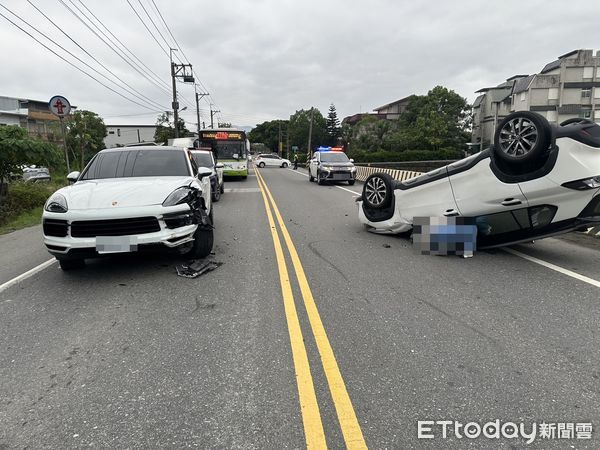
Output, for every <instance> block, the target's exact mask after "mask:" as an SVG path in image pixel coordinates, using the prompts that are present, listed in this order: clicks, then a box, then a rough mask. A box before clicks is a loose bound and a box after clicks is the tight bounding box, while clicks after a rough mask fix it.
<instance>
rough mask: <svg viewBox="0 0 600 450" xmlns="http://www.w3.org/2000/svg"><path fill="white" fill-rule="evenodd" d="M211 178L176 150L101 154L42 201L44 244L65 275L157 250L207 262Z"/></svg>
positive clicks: (210, 236) (208, 171)
mask: <svg viewBox="0 0 600 450" xmlns="http://www.w3.org/2000/svg"><path fill="white" fill-rule="evenodd" d="M211 173H212V170H211V169H210V168H206V167H200V168H198V167H197V166H196V163H195V162H194V159H193V157H192V155H191V154H190V152H189V151H188V150H185V149H181V148H175V147H157V146H155V147H134V148H127V147H126V148H116V149H107V150H102V151H101V152H99V153H98V154H97V155H96V156H94V158H93V159H92V160H91V161H90V162H89V164H88V165H87V166H86V168H85V169H84V171H83V172H82V173H81V174H80V173H79V172H72V173H70V174H69V175H68V177H67V178H68V179H69V181H75V183H74V184H73V185H71V186H67V187H64V188H62V189H59V190H58V191H56V192H55V193H54V194H53V195H52V196H50V198H49V199H48V201H47V202H46V205H45V206H44V213H43V216H42V218H43V233H44V243H45V244H46V247H47V249H48V251H49V252H50V253H51V254H53V255H54V256H56V258H57V259H58V261H59V263H60V266H61V268H62V269H64V270H69V269H73V268H78V267H82V266H83V265H84V264H85V258H93V257H97V256H100V255H104V254H111V253H123V252H132V251H137V250H138V246H147V245H157V244H158V245H162V246H165V247H171V248H173V247H178V248H179V249H180V251H181V252H182V253H183V254H184V255H186V256H188V257H191V258H203V257H206V256H208V255H209V254H210V252H211V251H212V246H213V223H212V217H213V214H212V203H211V188H210V175H211Z"/></svg>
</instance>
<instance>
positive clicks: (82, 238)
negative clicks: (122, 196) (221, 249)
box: [42, 204, 212, 257]
mask: <svg viewBox="0 0 600 450" xmlns="http://www.w3.org/2000/svg"><path fill="white" fill-rule="evenodd" d="M42 226H43V233H44V244H45V245H46V248H47V249H48V251H49V252H50V253H51V254H53V255H55V256H57V257H71V256H73V257H75V256H77V257H82V255H84V256H85V257H93V256H98V255H99V253H98V251H97V248H98V243H97V238H98V237H101V236H102V237H106V236H112V237H115V238H124V237H129V238H131V240H132V242H133V241H135V244H136V248H137V247H138V246H149V245H162V246H164V247H168V248H173V247H178V246H180V245H183V244H186V243H188V242H192V241H193V240H194V233H195V231H196V229H197V228H198V226H203V227H212V223H211V221H210V217H209V216H208V215H207V214H206V213H205V212H204V210H201V211H200V212H197V211H192V210H191V208H190V207H189V205H187V204H181V205H175V206H170V207H163V206H161V205H151V206H143V207H135V208H114V209H89V210H71V211H68V212H67V213H50V212H45V213H44V215H43V222H42ZM132 251H133V250H132ZM121 253H122V252H121Z"/></svg>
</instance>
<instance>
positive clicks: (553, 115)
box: [546, 111, 558, 122]
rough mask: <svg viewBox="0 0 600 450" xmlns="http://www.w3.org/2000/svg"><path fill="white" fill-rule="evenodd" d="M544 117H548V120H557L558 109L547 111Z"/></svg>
mask: <svg viewBox="0 0 600 450" xmlns="http://www.w3.org/2000/svg"><path fill="white" fill-rule="evenodd" d="M546 119H548V122H558V111H548V112H547V113H546Z"/></svg>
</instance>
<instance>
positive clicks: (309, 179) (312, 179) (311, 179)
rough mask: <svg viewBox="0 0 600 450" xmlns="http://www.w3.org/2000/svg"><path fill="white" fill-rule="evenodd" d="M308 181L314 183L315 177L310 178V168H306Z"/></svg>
mask: <svg viewBox="0 0 600 450" xmlns="http://www.w3.org/2000/svg"><path fill="white" fill-rule="evenodd" d="M308 181H310V182H311V183H312V182H313V181H315V177H313V176H312V172H311V171H310V167H309V168H308Z"/></svg>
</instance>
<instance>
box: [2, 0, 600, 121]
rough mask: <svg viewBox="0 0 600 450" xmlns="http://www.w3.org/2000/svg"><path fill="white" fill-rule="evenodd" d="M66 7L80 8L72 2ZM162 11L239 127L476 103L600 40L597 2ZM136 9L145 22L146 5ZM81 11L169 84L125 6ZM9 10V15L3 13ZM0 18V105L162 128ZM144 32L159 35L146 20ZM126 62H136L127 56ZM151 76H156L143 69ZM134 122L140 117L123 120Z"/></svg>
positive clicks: (164, 99) (113, 58) (59, 13)
mask: <svg viewBox="0 0 600 450" xmlns="http://www.w3.org/2000/svg"><path fill="white" fill-rule="evenodd" d="M64 1H65V3H66V4H67V5H70V6H71V7H73V6H72V3H69V1H70V0H64ZM155 1H156V4H157V5H158V7H159V8H160V11H161V12H162V14H163V16H164V18H165V20H166V22H167V23H168V24H169V27H170V29H171V31H172V33H173V34H174V36H175V38H176V39H177V41H178V42H179V44H180V45H181V47H182V49H183V52H184V53H185V55H186V56H187V58H189V60H190V62H191V63H192V64H193V66H194V69H195V73H196V75H197V77H198V78H199V80H201V81H202V83H203V84H204V86H206V88H207V89H208V90H209V92H210V94H211V100H212V101H213V102H214V104H215V106H214V108H215V109H218V110H220V111H221V113H219V117H221V118H222V119H223V120H225V121H228V122H233V123H235V124H239V125H254V124H256V123H259V122H262V121H264V120H271V119H276V118H288V117H289V116H290V114H292V113H294V111H296V110H297V109H301V108H309V107H310V106H315V107H317V108H319V109H320V110H321V111H322V112H323V113H326V111H327V108H328V106H329V104H330V103H332V102H333V103H334V104H335V105H336V107H337V110H338V115H339V116H340V117H344V116H346V115H351V114H354V113H357V112H360V111H363V112H364V111H369V110H372V109H373V108H374V107H377V106H380V105H383V104H386V103H389V102H391V101H394V100H397V99H399V98H402V97H405V96H407V95H410V94H413V93H416V94H424V93H426V92H427V91H428V90H429V89H431V88H432V87H434V86H436V85H438V84H441V85H444V86H446V87H448V88H450V89H453V90H455V91H456V92H458V93H459V94H460V95H462V96H464V97H466V98H467V99H468V100H469V101H472V100H473V99H474V98H475V94H474V91H476V90H478V89H479V88H481V87H484V86H489V85H496V84H498V83H500V82H502V81H504V80H505V79H506V78H508V77H510V76H512V75H514V74H522V73H523V74H529V73H533V72H537V71H539V70H540V69H541V68H542V67H543V66H544V65H545V64H546V63H547V62H550V61H552V60H554V59H555V58H556V57H557V56H558V55H561V54H563V53H566V52H568V51H570V50H573V49H576V48H595V47H594V46H595V45H596V41H595V40H592V38H591V36H595V31H596V28H597V26H596V23H595V18H596V17H597V13H598V12H600V11H599V10H600V5H599V6H596V5H594V4H589V5H587V6H586V8H576V7H573V8H566V7H565V5H564V3H559V2H544V1H539V0H535V1H529V2H523V1H515V0H508V1H504V2H481V1H476V0H459V1H454V2H418V1H417V2H410V3H407V2H396V1H392V0H374V1H371V2H361V3H359V4H350V3H349V2H344V1H341V0H331V1H327V2H324V1H320V2H317V1H312V0H306V1H303V2H297V1H291V0H284V1H274V0H258V1H252V2H241V1H231V2H211V3H208V2H198V1H192V0H180V1H179V2H177V3H176V4H173V3H171V2H166V1H165V0H155ZM74 3H75V4H76V5H79V6H80V7H81V3H78V2H74ZM131 3H132V5H134V6H135V7H136V9H137V10H138V11H139V14H140V15H142V16H144V13H143V11H142V10H141V7H140V3H139V2H137V1H135V0H131ZM36 4H37V5H38V6H39V7H40V8H41V9H43V10H44V11H45V12H46V13H47V14H48V15H49V16H50V17H51V18H52V19H53V20H54V21H55V22H56V23H57V24H59V25H60V26H61V28H63V29H64V30H65V31H67V32H68V33H69V35H70V36H71V37H73V38H74V39H75V40H77V41H78V43H80V44H81V45H82V46H83V47H85V48H86V50H88V51H89V52H90V53H92V54H93V55H94V56H95V57H96V58H97V59H99V60H101V61H102V62H103V63H104V64H106V65H107V66H109V67H110V68H111V70H113V71H114V72H115V73H116V74H117V75H119V76H120V77H121V78H122V79H123V80H125V81H126V82H127V83H129V84H130V85H131V86H133V87H134V88H135V89H136V90H138V91H140V92H141V93H143V95H145V96H147V97H149V98H151V99H153V100H154V101H156V102H158V103H159V104H160V105H161V106H164V107H166V108H168V107H170V103H171V98H170V93H169V89H168V87H167V88H165V86H164V85H163V87H162V89H161V88H159V87H157V86H155V85H154V84H153V83H151V82H149V81H148V80H146V79H145V78H144V76H143V75H141V74H139V73H137V72H136V71H134V70H133V69H132V68H131V67H130V66H129V65H128V64H127V63H125V62H124V61H123V59H122V58H119V57H118V56H117V55H115V54H114V53H113V52H112V51H111V50H109V49H108V48H107V47H106V45H105V44H103V43H102V42H101V41H100V40H99V39H98V38H97V37H96V36H94V34H93V33H92V32H91V31H90V30H88V29H87V28H86V27H85V26H84V25H82V24H81V23H80V22H79V21H78V20H77V19H76V18H75V17H74V16H73V15H72V14H71V13H70V12H69V11H68V10H67V9H66V8H65V7H64V6H62V5H61V3H59V2H36ZM85 4H86V5H87V6H88V7H89V8H90V9H91V10H92V11H93V12H94V14H96V15H97V16H98V18H99V19H100V20H101V21H102V23H103V24H104V25H106V26H107V27H108V28H109V29H110V30H111V31H112V32H113V33H114V34H115V35H116V36H117V37H118V38H119V39H120V40H121V41H122V42H123V43H124V44H126V45H127V47H128V48H129V50H131V51H132V52H133V53H134V54H135V56H136V57H137V58H139V59H140V60H141V61H143V62H144V64H145V65H147V66H148V68H150V70H151V71H153V72H154V73H156V74H157V75H158V76H159V77H160V78H161V80H162V81H163V83H166V84H167V85H170V79H169V69H170V63H169V58H168V56H167V55H165V54H164V53H163V50H161V49H160V48H159V46H158V44H157V43H156V42H155V41H154V40H153V38H152V37H151V36H150V34H149V33H148V32H147V31H146V29H145V28H144V27H143V25H142V24H141V23H140V21H139V19H138V18H137V17H136V16H135V15H134V13H133V11H132V10H131V8H130V7H129V5H128V4H127V2H123V1H120V0H119V1H117V0H106V1H103V2H102V3H101V4H100V3H98V2H85ZM141 4H143V5H144V6H145V7H146V8H147V10H148V11H149V12H150V13H151V15H152V16H153V18H154V20H155V21H156V23H157V25H158V26H159V28H160V29H161V31H162V33H163V34H164V36H165V38H166V39H167V40H168V41H169V42H170V43H171V45H175V44H174V43H173V42H172V40H171V37H170V36H169V34H168V32H167V31H166V30H165V29H164V28H163V27H162V24H161V22H160V19H159V17H158V16H157V15H156V13H155V12H154V10H153V9H151V4H152V3H151V1H149V0H141ZM10 8H11V9H12V10H13V11H15V12H16V13H18V14H19V15H22V17H23V18H25V19H26V20H27V21H29V22H30V23H31V24H32V25H34V26H35V27H36V28H37V29H39V30H41V31H44V32H47V33H48V34H50V35H52V36H53V38H54V39H56V40H57V41H60V42H61V44H62V45H65V46H66V47H68V48H69V49H70V50H71V51H73V52H74V53H76V54H77V55H79V56H80V57H81V58H82V59H85V60H86V61H89V63H90V64H92V65H94V66H95V65H96V64H95V63H94V62H93V61H91V60H90V59H89V58H88V57H87V56H86V55H84V54H83V52H82V51H81V50H80V49H79V48H77V47H76V46H75V45H74V44H73V43H72V42H70V41H69V40H68V39H67V38H65V37H64V36H62V35H61V34H60V33H59V32H58V31H57V30H56V28H54V27H53V26H52V25H51V24H50V23H48V22H47V21H46V20H45V19H44V18H43V17H42V16H40V15H39V14H38V13H37V12H36V11H35V10H34V9H33V8H32V7H31V6H30V5H29V4H27V3H25V2H19V3H18V5H11V6H10ZM0 12H2V13H3V14H5V15H8V14H7V13H6V11H5V10H1V11H0ZM0 20H1V23H2V25H0V39H1V40H2V42H5V43H10V45H5V46H4V57H5V64H4V67H3V70H2V71H1V72H0V83H1V85H2V87H3V89H2V92H0V95H6V96H21V97H28V98H33V99H40V100H44V99H46V98H50V97H51V96H52V95H54V94H57V93H60V94H62V95H65V96H66V97H68V98H69V99H70V100H71V102H72V103H74V104H77V105H78V106H79V107H80V108H84V109H90V110H93V111H96V112H98V113H99V114H101V115H102V116H105V117H107V119H106V121H107V122H113V123H114V122H115V121H119V122H126V123H132V122H141V123H153V122H154V119H155V117H154V115H153V114H154V113H152V112H150V111H148V110H146V109H144V108H142V107H140V106H138V105H135V104H133V103H130V102H127V101H126V100H124V99H122V98H121V97H119V96H118V95H116V94H113V93H111V92H110V91H108V90H107V89H105V88H103V87H102V86H100V85H99V84H97V83H96V82H94V81H93V80H90V79H89V78H87V77H86V76H85V75H83V74H81V73H80V72H78V71H77V70H75V69H73V68H72V67H70V66H69V65H68V64H66V63H65V62H64V61H63V60H61V59H59V58H57V57H56V56H54V55H52V54H50V53H49V52H48V51H46V50H44V49H42V48H41V47H40V46H39V45H38V44H36V43H35V42H33V41H32V40H31V39H30V38H29V37H27V36H26V35H24V34H23V33H22V32H21V31H19V30H17V29H16V28H14V27H13V26H12V25H11V24H9V23H8V22H6V21H5V20H4V19H1V18H0ZM146 20H147V18H146ZM147 22H148V21H147ZM148 26H149V27H150V28H151V29H153V27H152V25H151V24H150V23H149V22H148ZM154 31H155V30H154ZM154 34H155V37H156V38H157V39H158V40H159V42H161V43H162V45H163V47H166V44H165V43H164V42H162V38H161V37H160V36H159V35H158V34H157V33H156V32H155V33H154ZM178 57H180V58H182V59H183V54H182V53H181V52H178ZM126 59H128V60H129V61H130V62H131V63H132V64H134V65H136V64H138V63H137V62H136V60H135V58H134V57H133V56H132V55H131V54H129V53H126ZM86 70H87V69H86ZM142 71H143V72H144V73H145V74H148V70H147V69H145V68H144V69H143V70H142ZM150 76H152V75H150ZM99 79H100V78H99ZM107 84H108V83H107ZM111 86H112V85H111ZM178 88H179V89H180V92H181V94H182V96H183V97H184V99H185V100H183V101H182V106H184V105H187V106H188V110H187V111H185V112H184V113H183V116H184V118H185V120H186V121H188V122H192V123H193V122H195V121H196V115H195V111H194V108H193V106H194V93H193V88H192V87H191V86H185V85H181V84H179V85H178ZM126 95H127V96H131V95H130V94H126ZM140 102H141V103H146V101H145V100H140ZM153 108H154V107H153ZM201 108H202V110H203V111H202V116H203V119H204V120H205V121H208V120H209V114H208V110H209V106H208V103H207V102H205V101H204V100H203V101H202V104H201ZM157 109H158V108H157ZM136 113H140V114H145V115H140V116H138V117H132V116H124V115H127V114H136Z"/></svg>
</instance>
